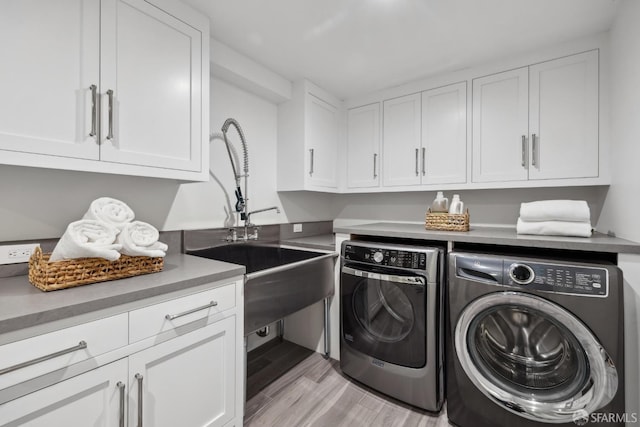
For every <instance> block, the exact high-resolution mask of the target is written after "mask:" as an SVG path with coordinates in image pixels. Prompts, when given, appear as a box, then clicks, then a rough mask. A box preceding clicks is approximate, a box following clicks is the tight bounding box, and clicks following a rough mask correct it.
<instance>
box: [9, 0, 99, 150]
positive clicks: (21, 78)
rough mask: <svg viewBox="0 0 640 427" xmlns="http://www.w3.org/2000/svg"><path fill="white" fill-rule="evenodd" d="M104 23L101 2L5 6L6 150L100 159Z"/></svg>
mask: <svg viewBox="0 0 640 427" xmlns="http://www.w3.org/2000/svg"><path fill="white" fill-rule="evenodd" d="M99 19H100V0H63V1H55V2H53V1H43V0H22V1H18V0H13V1H8V2H3V4H2V11H1V12H0V40H2V42H1V43H0V58H2V66H0V93H2V98H0V149H2V150H7V151H10V152H15V153H42V154H48V155H55V156H64V157H74V158H82V159H98V158H99V148H98V137H97V117H96V111H97V110H96V108H97V96H98V93H97V90H98V85H99V84H100V68H99V65H100V57H99V55H100V26H99V25H98V24H99ZM92 87H93V88H95V89H94V93H95V97H93V96H92V89H91V88H92ZM2 157H5V158H6V156H5V154H0V158H2Z"/></svg>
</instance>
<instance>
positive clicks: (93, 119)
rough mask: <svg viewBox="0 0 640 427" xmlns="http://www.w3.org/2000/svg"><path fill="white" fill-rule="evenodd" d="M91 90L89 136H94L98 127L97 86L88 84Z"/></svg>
mask: <svg viewBox="0 0 640 427" xmlns="http://www.w3.org/2000/svg"><path fill="white" fill-rule="evenodd" d="M89 89H90V90H91V132H89V136H96V134H97V132H98V131H97V129H98V107H97V104H98V86H96V85H91V86H89Z"/></svg>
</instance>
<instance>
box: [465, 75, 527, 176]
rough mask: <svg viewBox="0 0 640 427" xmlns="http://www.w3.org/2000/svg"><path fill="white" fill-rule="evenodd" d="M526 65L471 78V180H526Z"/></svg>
mask: <svg viewBox="0 0 640 427" xmlns="http://www.w3.org/2000/svg"><path fill="white" fill-rule="evenodd" d="M528 84H529V83H528V68H527V67H524V68H519V69H517V70H512V71H507V72H504V73H499V74H493V75H491V76H487V77H482V78H478V79H474V80H473V153H472V155H473V182H492V181H519V180H526V179H527V177H528V173H527V168H528V164H527V157H526V156H527V134H528V129H529V125H528V121H529V101H528V92H529V91H528Z"/></svg>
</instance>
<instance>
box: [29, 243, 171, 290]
mask: <svg viewBox="0 0 640 427" xmlns="http://www.w3.org/2000/svg"><path fill="white" fill-rule="evenodd" d="M50 256H51V254H45V253H42V250H41V249H40V248H39V247H36V249H35V251H34V252H33V254H32V255H31V258H30V259H29V282H31V284H32V285H34V286H35V287H37V288H39V289H41V290H43V291H55V290H58V289H65V288H72V287H75V286H82V285H88V284H91V283H97V282H106V281H108V280H116V279H123V278H125V277H132V276H138V275H141V274H148V273H155V272H158V271H161V270H162V268H163V267H164V258H161V257H145V256H128V255H121V256H120V258H119V259H118V260H116V261H107V260H106V259H103V258H79V259H69V260H63V261H53V262H49V257H50Z"/></svg>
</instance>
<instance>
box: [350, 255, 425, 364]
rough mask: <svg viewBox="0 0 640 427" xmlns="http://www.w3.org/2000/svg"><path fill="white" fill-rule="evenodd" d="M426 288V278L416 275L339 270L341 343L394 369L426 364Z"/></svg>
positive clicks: (353, 269) (352, 269) (351, 269)
mask: <svg viewBox="0 0 640 427" xmlns="http://www.w3.org/2000/svg"><path fill="white" fill-rule="evenodd" d="M387 273H390V272H387ZM425 286H426V279H425V278H424V277H422V276H418V275H401V274H385V273H380V272H373V271H365V270H363V269H355V268H352V267H349V266H344V267H342V277H341V282H340V287H341V299H342V310H341V312H342V336H343V339H344V342H345V343H346V345H349V346H350V347H352V348H353V349H355V350H358V351H359V352H361V353H364V354H367V355H369V356H371V357H374V358H376V359H378V360H381V361H385V362H388V363H393V364H395V365H399V366H406V367H410V368H421V367H423V366H425V364H426V362H427V361H426V338H425V337H426V335H425V323H426V314H425V311H426V292H425Z"/></svg>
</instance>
